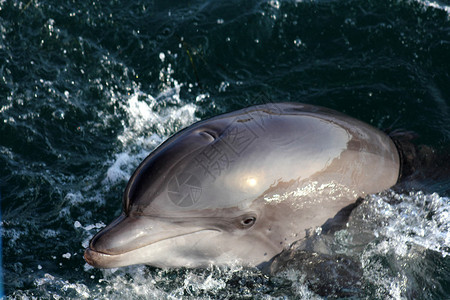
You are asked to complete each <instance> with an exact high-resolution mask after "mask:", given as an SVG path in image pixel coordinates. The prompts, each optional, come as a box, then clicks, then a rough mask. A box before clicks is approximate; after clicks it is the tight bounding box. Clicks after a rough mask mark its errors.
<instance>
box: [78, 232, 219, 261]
mask: <svg viewBox="0 0 450 300" xmlns="http://www.w3.org/2000/svg"><path fill="white" fill-rule="evenodd" d="M203 231H216V232H221V231H220V230H218V229H200V230H196V231H192V232H188V233H182V234H177V235H174V236H171V237H167V238H162V239H159V240H155V241H152V242H150V243H148V244H145V245H142V246H140V247H137V248H133V249H130V250H128V251H123V252H120V253H115V254H111V253H107V252H103V251H98V250H95V249H92V248H91V245H89V246H88V247H87V248H86V251H85V254H84V257H85V259H86V253H87V252H88V250H89V251H91V252H93V253H95V254H99V255H101V256H109V257H115V256H120V255H124V254H126V253H130V252H132V251H136V250H139V249H142V248H144V247H147V246H150V245H153V244H156V243H159V242H162V241H167V240H171V239H175V238H178V237H180V236H188V235H193V234H196V233H199V232H203Z"/></svg>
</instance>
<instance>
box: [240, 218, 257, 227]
mask: <svg viewBox="0 0 450 300" xmlns="http://www.w3.org/2000/svg"><path fill="white" fill-rule="evenodd" d="M255 221H256V218H255V217H253V216H252V217H249V216H246V217H244V218H243V219H242V220H241V225H242V226H243V227H244V228H249V227H251V226H253V224H255Z"/></svg>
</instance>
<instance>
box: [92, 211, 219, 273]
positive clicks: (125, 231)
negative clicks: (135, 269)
mask: <svg viewBox="0 0 450 300" xmlns="http://www.w3.org/2000/svg"><path fill="white" fill-rule="evenodd" d="M205 230H207V231H210V230H211V229H205V228H204V227H201V226H198V225H195V222H194V224H192V223H190V224H187V223H186V222H182V221H178V222H175V221H174V220H173V219H169V218H151V217H147V216H126V215H125V214H123V213H122V214H121V215H120V216H119V217H118V218H117V219H115V220H114V221H113V222H112V223H111V224H109V225H108V226H107V227H105V228H104V229H103V230H101V231H100V232H98V233H97V234H96V235H95V236H94V237H93V238H92V240H91V241H90V243H89V247H88V248H87V249H86V251H85V253H84V259H85V260H86V262H87V263H88V264H90V265H92V266H94V267H97V268H116V267H121V266H127V265H131V264H139V263H151V261H141V260H140V259H139V257H132V258H130V257H131V256H133V255H130V254H132V253H140V252H139V251H136V250H140V249H142V248H144V247H147V246H149V245H152V244H157V243H158V242H160V241H165V240H168V239H171V238H175V237H178V236H183V235H188V234H192V233H196V232H199V231H205ZM216 231H217V230H216Z"/></svg>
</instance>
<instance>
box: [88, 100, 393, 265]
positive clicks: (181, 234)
mask: <svg viewBox="0 0 450 300" xmlns="http://www.w3.org/2000/svg"><path fill="white" fill-rule="evenodd" d="M399 172H400V158H399V154H398V151H397V148H396V146H395V144H394V142H393V141H392V140H391V138H390V137H388V136H387V135H386V134H385V133H383V132H381V131H379V130H378V129H375V128H373V127H371V126H370V125H367V124H365V123H363V122H361V121H358V120H356V119H353V118H351V117H348V116H346V115H344V114H341V113H338V112H336V111H333V110H331V109H326V108H322V107H317V106H313V105H307V104H300V103H271V104H265V105H258V106H253V107H249V108H246V109H242V110H238V111H235V112H231V113H227V114H223V115H219V116H216V117H214V118H211V119H208V120H204V121H200V122H198V123H195V124H193V125H191V126H190V127H188V128H185V129H183V130H181V131H180V132H178V133H176V134H175V135H173V136H172V137H171V138H169V139H168V140H167V141H165V142H164V143H163V144H161V145H160V146H159V147H158V148H157V149H156V150H155V151H153V152H152V153H151V154H150V155H149V156H148V157H147V158H146V159H145V160H144V161H143V162H142V163H141V164H140V165H139V167H138V168H137V169H136V171H135V172H134V174H133V175H132V177H131V179H130V181H129V182H128V185H127V187H126V189H125V192H124V195H123V211H122V214H121V215H120V216H118V217H117V218H116V219H115V220H114V221H113V222H112V223H111V224H109V225H108V226H107V227H105V228H103V229H102V230H101V231H100V232H99V233H97V235H95V236H94V237H93V238H92V240H91V242H90V245H89V247H88V248H87V249H86V252H85V255H84V257H85V260H86V261H87V262H88V263H89V264H91V265H92V266H94V267H98V268H115V267H121V266H127V265H133V264H148V265H152V266H156V267H203V266H208V265H211V264H213V265H227V264H232V263H236V262H237V263H240V264H242V265H244V266H262V265H263V264H265V263H267V262H269V261H270V260H271V259H272V258H274V257H275V256H276V255H277V254H279V253H280V252H282V251H283V250H284V249H287V248H289V246H290V245H291V244H292V243H294V242H296V241H299V240H301V239H303V238H304V237H305V232H306V231H307V230H309V229H311V228H316V227H320V226H321V225H323V224H324V223H325V222H326V221H327V220H328V219H330V218H333V216H335V215H336V214H337V213H338V212H339V211H340V210H341V209H343V208H344V207H346V206H349V205H351V204H352V203H354V202H355V201H356V200H357V198H359V197H364V196H365V195H366V194H368V193H376V192H381V191H383V190H385V189H388V188H390V187H391V186H393V185H394V184H395V183H396V182H397V180H398V178H399Z"/></svg>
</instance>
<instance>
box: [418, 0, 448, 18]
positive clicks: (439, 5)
mask: <svg viewBox="0 0 450 300" xmlns="http://www.w3.org/2000/svg"><path fill="white" fill-rule="evenodd" d="M417 1H418V2H419V3H421V4H422V5H424V6H425V7H432V8H436V9H440V10H443V11H445V12H446V13H447V15H448V16H450V5H448V4H445V3H442V1H429V0H417Z"/></svg>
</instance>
